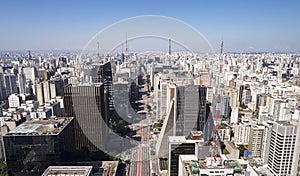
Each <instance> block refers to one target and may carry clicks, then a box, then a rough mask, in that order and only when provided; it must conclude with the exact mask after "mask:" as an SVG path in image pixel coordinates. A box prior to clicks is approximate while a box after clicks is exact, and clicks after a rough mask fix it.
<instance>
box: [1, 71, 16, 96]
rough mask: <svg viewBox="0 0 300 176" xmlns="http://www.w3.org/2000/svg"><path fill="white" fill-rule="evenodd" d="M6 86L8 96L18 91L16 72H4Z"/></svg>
mask: <svg viewBox="0 0 300 176" xmlns="http://www.w3.org/2000/svg"><path fill="white" fill-rule="evenodd" d="M4 87H5V90H6V96H9V95H10V94H14V93H18V89H17V79H16V76H15V75H14V74H4Z"/></svg>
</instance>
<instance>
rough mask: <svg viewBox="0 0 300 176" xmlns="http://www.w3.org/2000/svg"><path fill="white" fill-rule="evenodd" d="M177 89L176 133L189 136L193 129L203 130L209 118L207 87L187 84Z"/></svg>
mask: <svg viewBox="0 0 300 176" xmlns="http://www.w3.org/2000/svg"><path fill="white" fill-rule="evenodd" d="M176 89H177V90H176V106H175V109H176V117H175V120H176V123H175V129H176V135H178V136H188V135H189V134H190V132H191V131H203V130H204V127H205V125H206V122H207V118H208V117H207V113H206V111H207V107H206V87H200V86H198V85H186V86H177V88H176Z"/></svg>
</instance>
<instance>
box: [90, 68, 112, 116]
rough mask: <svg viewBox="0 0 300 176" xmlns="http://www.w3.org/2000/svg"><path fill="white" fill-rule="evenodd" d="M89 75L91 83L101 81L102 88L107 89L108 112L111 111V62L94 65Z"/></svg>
mask: <svg viewBox="0 0 300 176" xmlns="http://www.w3.org/2000/svg"><path fill="white" fill-rule="evenodd" d="M91 76H92V82H93V83H103V85H104V89H106V90H107V95H108V107H109V113H110V114H111V113H113V112H114V110H115V109H114V101H113V77H112V67H111V62H106V63H104V64H100V65H95V68H93V69H92V70H91Z"/></svg>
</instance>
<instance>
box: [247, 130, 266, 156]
mask: <svg viewBox="0 0 300 176" xmlns="http://www.w3.org/2000/svg"><path fill="white" fill-rule="evenodd" d="M264 130H265V127H264V126H263V125H252V126H251V127H250V137H249V151H251V152H252V156H253V157H261V153H262V147H263V135H264Z"/></svg>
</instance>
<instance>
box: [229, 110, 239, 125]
mask: <svg viewBox="0 0 300 176" xmlns="http://www.w3.org/2000/svg"><path fill="white" fill-rule="evenodd" d="M238 118H239V108H238V107H235V108H234V109H233V110H232V112H231V116H230V123H234V124H237V123H238V120H239V119H238Z"/></svg>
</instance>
